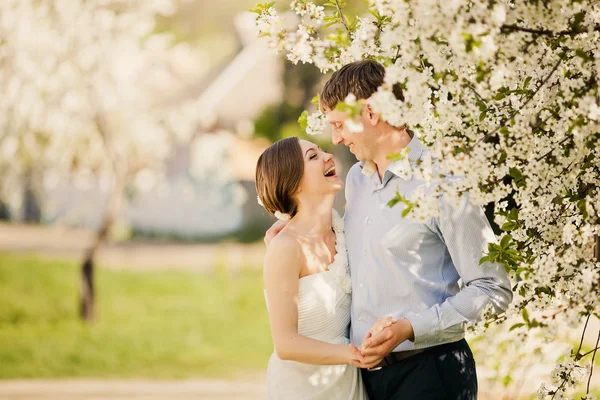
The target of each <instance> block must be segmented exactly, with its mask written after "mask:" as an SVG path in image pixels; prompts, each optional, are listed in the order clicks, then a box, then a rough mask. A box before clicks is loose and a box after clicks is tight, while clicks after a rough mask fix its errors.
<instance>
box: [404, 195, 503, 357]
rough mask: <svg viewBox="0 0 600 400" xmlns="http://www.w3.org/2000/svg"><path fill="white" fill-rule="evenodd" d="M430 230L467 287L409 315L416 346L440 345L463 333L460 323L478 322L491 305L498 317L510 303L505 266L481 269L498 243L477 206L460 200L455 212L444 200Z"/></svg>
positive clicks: (486, 264) (464, 198)
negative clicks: (485, 255)
mask: <svg viewBox="0 0 600 400" xmlns="http://www.w3.org/2000/svg"><path fill="white" fill-rule="evenodd" d="M433 227H434V229H435V230H436V231H437V233H438V235H439V236H440V238H441V240H442V241H443V242H444V243H445V244H446V247H447V248H448V252H449V253H450V257H451V258H452V262H453V264H454V266H455V268H456V271H457V272H458V274H459V275H460V277H461V278H462V281H463V284H464V286H465V287H464V288H463V289H462V290H461V291H460V292H458V293H457V294H456V295H454V296H452V297H449V298H447V299H446V301H444V302H443V303H442V304H436V305H434V306H433V307H431V308H429V309H428V310H425V311H423V312H420V313H416V314H413V315H409V316H408V317H407V319H408V321H409V322H410V323H411V325H412V328H413V331H414V338H415V340H414V341H415V344H416V345H419V347H422V346H428V345H435V344H438V343H440V341H444V340H445V339H446V338H451V337H453V336H455V335H456V334H457V333H460V332H462V331H463V329H464V323H466V322H474V321H477V320H479V319H480V318H481V317H482V315H483V312H484V310H485V309H486V308H487V307H489V306H491V307H492V308H493V310H494V312H495V313H496V314H500V313H502V312H504V311H506V309H507V308H508V305H509V303H510V302H511V301H512V290H511V288H510V281H509V279H508V275H507V273H506V271H505V269H504V266H503V265H502V264H499V263H490V262H485V263H483V264H481V265H479V260H480V259H481V257H483V252H484V251H487V247H488V243H490V242H494V241H495V240H496V238H495V236H494V232H493V231H492V228H491V227H490V224H489V222H488V220H487V218H486V217H485V214H484V212H483V209H482V208H481V207H479V206H475V205H473V204H471V202H470V201H469V199H468V197H467V196H464V197H463V199H462V200H461V203H460V205H459V206H458V207H457V208H454V207H452V205H451V204H450V203H449V202H448V201H447V199H446V198H445V197H442V199H441V214H440V216H439V217H438V218H434V220H433Z"/></svg>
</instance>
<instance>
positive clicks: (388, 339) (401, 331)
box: [361, 319, 415, 360]
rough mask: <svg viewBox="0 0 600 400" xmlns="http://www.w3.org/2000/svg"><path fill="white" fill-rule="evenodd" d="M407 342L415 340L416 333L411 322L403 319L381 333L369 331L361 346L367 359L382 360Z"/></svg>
mask: <svg viewBox="0 0 600 400" xmlns="http://www.w3.org/2000/svg"><path fill="white" fill-rule="evenodd" d="M378 322H379V321H378ZM375 325H377V324H375ZM405 340H415V333H414V332H413V328H412V325H411V324H410V322H409V321H408V320H407V319H402V320H399V321H396V322H395V323H393V324H391V325H390V326H388V327H385V328H384V329H383V330H381V331H380V332H379V333H377V332H375V333H372V332H371V331H369V332H368V333H367V334H366V336H365V338H364V340H363V343H362V345H361V353H362V355H363V356H365V358H369V357H379V359H380V360H381V359H382V358H383V357H385V356H387V355H388V354H389V353H391V352H392V351H393V350H394V349H395V348H396V347H398V345H399V344H400V343H402V342H404V341H405Z"/></svg>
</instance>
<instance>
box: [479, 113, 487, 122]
mask: <svg viewBox="0 0 600 400" xmlns="http://www.w3.org/2000/svg"><path fill="white" fill-rule="evenodd" d="M485 117H487V111H484V112H482V113H481V114H479V120H480V121H483V120H484V119H485Z"/></svg>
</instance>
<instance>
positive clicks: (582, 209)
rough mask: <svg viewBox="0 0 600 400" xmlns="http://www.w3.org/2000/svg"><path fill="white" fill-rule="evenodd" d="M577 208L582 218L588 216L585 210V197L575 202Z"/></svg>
mask: <svg viewBox="0 0 600 400" xmlns="http://www.w3.org/2000/svg"><path fill="white" fill-rule="evenodd" d="M577 209H578V210H579V212H580V213H581V215H583V218H587V217H588V212H587V207H586V200H585V199H581V200H579V201H578V202H577Z"/></svg>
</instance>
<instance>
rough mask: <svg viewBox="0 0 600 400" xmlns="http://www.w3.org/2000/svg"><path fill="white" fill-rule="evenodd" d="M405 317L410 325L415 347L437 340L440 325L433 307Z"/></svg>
mask: <svg viewBox="0 0 600 400" xmlns="http://www.w3.org/2000/svg"><path fill="white" fill-rule="evenodd" d="M406 319H407V320H408V322H410V324H411V325H412V328H413V332H414V334H415V342H414V343H415V347H417V346H419V347H420V346H423V345H427V344H431V343H437V342H439V340H440V337H439V336H440V335H439V334H440V325H439V318H438V313H437V311H436V309H435V307H432V308H430V309H428V310H425V311H423V312H420V313H419V314H412V315H409V316H407V317H406Z"/></svg>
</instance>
